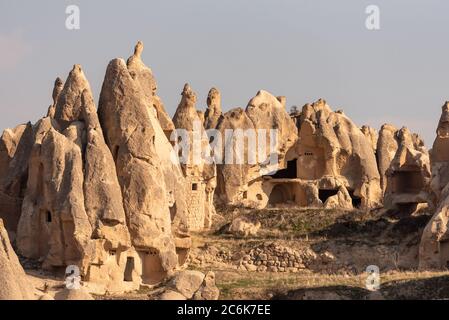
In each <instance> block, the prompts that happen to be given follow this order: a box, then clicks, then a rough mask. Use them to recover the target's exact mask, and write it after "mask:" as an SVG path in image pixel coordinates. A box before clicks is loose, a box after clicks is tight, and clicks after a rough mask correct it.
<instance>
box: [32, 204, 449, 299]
mask: <svg viewBox="0 0 449 320" xmlns="http://www.w3.org/2000/svg"><path fill="white" fill-rule="evenodd" d="M217 212H218V214H219V215H217V216H216V219H215V224H214V228H213V229H212V230H210V231H208V232H206V233H197V234H193V235H192V240H193V248H192V250H191V252H190V257H189V260H188V269H193V270H199V271H204V272H207V271H211V270H212V271H214V272H215V275H216V284H217V286H218V287H219V289H220V299H232V300H239V299H242V300H243V299H292V300H301V299H449V271H425V272H423V271H418V270H417V269H418V268H417V267H418V245H419V240H420V237H421V233H422V230H423V228H424V227H425V225H426V223H427V221H428V220H429V219H430V214H428V213H427V212H425V211H423V212H419V213H415V214H413V215H407V216H398V215H397V214H395V213H394V212H393V213H392V212H386V211H384V210H372V211H370V212H363V211H340V210H324V209H289V208H285V209H264V210H251V209H242V208H226V209H223V208H222V209H220V208H218V210H217ZM238 217H244V218H245V219H246V220H247V221H249V222H251V221H252V222H260V225H261V226H260V229H259V230H258V232H257V234H254V235H250V236H245V237H242V236H238V235H235V234H233V233H231V232H230V231H229V225H230V223H231V222H232V221H233V220H234V219H236V218H238ZM270 250H271V251H270ZM275 255H276V256H275ZM261 257H262V258H261ZM270 259H272V261H271V260H270ZM266 260H268V261H266ZM370 265H375V266H378V267H379V269H380V289H379V290H378V291H374V292H373V291H369V290H368V289H367V288H366V279H367V276H368V274H367V273H366V268H367V267H368V266H370ZM28 273H29V275H30V277H31V278H33V279H34V280H33V281H43V279H44V278H45V276H43V275H39V274H36V272H31V271H29V272H28ZM53 282H54V283H53V285H54V286H57V285H58V284H57V282H56V281H53ZM163 285H164V284H161V285H159V286H157V287H153V288H142V289H141V290H139V291H136V292H132V293H126V294H120V295H104V296H96V298H97V299H139V300H141V299H152V298H154V297H155V296H156V295H157V294H158V293H159V292H160V291H161V290H163Z"/></svg>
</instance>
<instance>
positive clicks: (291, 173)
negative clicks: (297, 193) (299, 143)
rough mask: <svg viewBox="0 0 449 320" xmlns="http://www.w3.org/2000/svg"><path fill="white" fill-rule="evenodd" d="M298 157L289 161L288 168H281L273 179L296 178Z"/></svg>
mask: <svg viewBox="0 0 449 320" xmlns="http://www.w3.org/2000/svg"><path fill="white" fill-rule="evenodd" d="M296 160H297V159H293V160H290V161H287V168H285V169H282V170H279V171H278V172H276V173H275V174H274V175H272V177H273V179H296V178H297V164H296V162H297V161H296Z"/></svg>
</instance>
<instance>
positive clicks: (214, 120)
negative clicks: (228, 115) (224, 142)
mask: <svg viewBox="0 0 449 320" xmlns="http://www.w3.org/2000/svg"><path fill="white" fill-rule="evenodd" d="M221 116H222V111H221V94H220V91H219V90H218V89H217V88H211V89H210V90H209V94H208V95H207V109H206V112H205V114H204V128H205V129H215V128H216V127H217V125H218V120H219V119H220V117H221Z"/></svg>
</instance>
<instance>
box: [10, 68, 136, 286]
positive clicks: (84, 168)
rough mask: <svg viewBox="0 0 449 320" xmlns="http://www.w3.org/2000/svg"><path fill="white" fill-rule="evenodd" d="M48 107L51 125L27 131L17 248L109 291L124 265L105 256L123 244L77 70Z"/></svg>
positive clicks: (126, 242)
mask: <svg viewBox="0 0 449 320" xmlns="http://www.w3.org/2000/svg"><path fill="white" fill-rule="evenodd" d="M56 106H57V107H56V110H55V115H56V116H55V117H56V119H55V120H53V119H52V118H51V117H47V118H44V119H42V120H40V121H39V122H38V123H37V124H36V125H35V126H34V146H33V151H32V154H31V156H30V160H29V163H30V169H29V179H28V185H27V190H26V193H25V198H24V202H23V207H22V216H21V219H20V222H19V227H18V235H17V245H18V248H19V250H20V252H21V253H22V254H23V255H24V256H26V257H29V258H33V259H39V260H41V261H43V263H44V267H45V268H53V267H63V266H68V265H77V266H79V267H80V270H81V273H82V275H84V276H85V278H86V279H87V280H89V281H98V282H102V283H103V284H104V285H105V286H109V285H111V287H110V288H109V289H110V290H113V287H116V288H117V287H120V285H121V283H122V282H123V272H124V270H123V269H124V268H125V267H124V264H125V263H126V257H125V256H124V255H122V258H121V260H120V261H119V260H117V259H112V258H111V259H110V258H109V255H110V254H111V253H114V254H115V252H116V251H119V252H124V251H126V250H128V248H129V247H130V244H131V242H130V236H129V232H128V229H127V226H126V218H125V212H124V210H123V204H122V196H121V190H120V186H119V184H118V179H117V176H116V174H115V165H114V161H113V158H112V155H111V153H110V151H109V148H108V147H107V145H106V143H105V141H104V138H103V133H102V130H101V127H100V123H99V121H98V117H97V113H96V108H95V105H94V102H93V98H92V93H91V91H90V88H89V84H88V82H87V80H86V78H85V76H84V74H83V72H82V69H81V67H80V66H78V65H76V66H74V68H73V70H72V71H71V72H70V74H69V77H68V78H67V81H66V83H65V86H64V89H63V90H62V91H61V93H60V94H59V95H58V103H57V104H56ZM59 108H61V109H62V110H60V109H59ZM61 127H62V128H64V129H63V130H61ZM99 270H101V272H100V271H99ZM98 275H101V276H98Z"/></svg>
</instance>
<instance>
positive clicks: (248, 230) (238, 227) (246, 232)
mask: <svg viewBox="0 0 449 320" xmlns="http://www.w3.org/2000/svg"><path fill="white" fill-rule="evenodd" d="M260 227H261V224H260V222H252V221H249V220H248V219H245V218H243V217H237V218H235V219H234V220H232V222H231V225H230V226H229V232H230V233H232V234H234V235H236V236H239V237H248V236H255V235H257V232H258V231H259V229H260Z"/></svg>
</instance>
